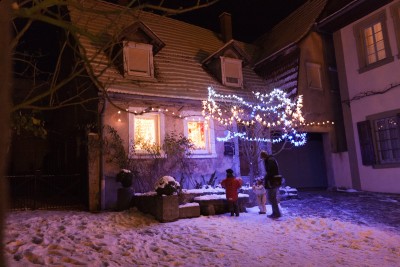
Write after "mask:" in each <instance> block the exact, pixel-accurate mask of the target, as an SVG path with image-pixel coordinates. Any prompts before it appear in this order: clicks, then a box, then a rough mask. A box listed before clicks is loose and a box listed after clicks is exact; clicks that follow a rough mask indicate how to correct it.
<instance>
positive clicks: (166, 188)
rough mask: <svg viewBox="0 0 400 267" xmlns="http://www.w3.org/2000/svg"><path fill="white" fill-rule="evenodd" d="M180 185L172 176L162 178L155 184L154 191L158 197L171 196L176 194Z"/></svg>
mask: <svg viewBox="0 0 400 267" xmlns="http://www.w3.org/2000/svg"><path fill="white" fill-rule="evenodd" d="M179 189H180V184H179V183H178V182H177V181H176V180H175V178H174V177H172V176H163V177H161V178H160V179H159V180H158V181H157V183H156V184H155V190H156V192H157V194H158V195H167V196H171V195H173V194H174V193H176V192H178V190H179Z"/></svg>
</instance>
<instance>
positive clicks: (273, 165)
mask: <svg viewBox="0 0 400 267" xmlns="http://www.w3.org/2000/svg"><path fill="white" fill-rule="evenodd" d="M260 158H261V159H262V160H263V161H264V167H265V172H266V175H265V180H264V182H265V189H267V196H268V202H269V203H270V204H271V206H272V214H271V215H268V217H270V218H273V219H274V218H279V217H281V216H282V214H281V211H280V210H279V205H278V191H279V187H280V182H279V180H280V179H281V177H282V176H281V175H280V173H279V166H278V162H277V161H276V159H275V158H274V157H273V156H272V155H269V154H268V153H267V152H266V151H261V153H260Z"/></svg>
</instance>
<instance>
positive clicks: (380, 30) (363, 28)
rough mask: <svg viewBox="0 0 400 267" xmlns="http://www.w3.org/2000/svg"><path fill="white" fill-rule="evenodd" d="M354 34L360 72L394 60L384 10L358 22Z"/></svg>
mask: <svg viewBox="0 0 400 267" xmlns="http://www.w3.org/2000/svg"><path fill="white" fill-rule="evenodd" d="M354 34H355V36H356V43H357V52H358V62H359V66H360V69H359V72H360V73H362V72H364V71H368V70H370V69H373V68H376V67H379V66H382V65H384V64H387V63H389V62H391V61H393V57H392V54H391V50H390V45H389V39H388V33H387V29H386V13H385V12H384V11H383V12H380V13H378V14H376V15H374V16H371V17H369V18H367V19H366V20H364V21H362V22H360V23H358V24H356V25H355V26H354Z"/></svg>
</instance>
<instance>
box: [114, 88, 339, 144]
mask: <svg viewBox="0 0 400 267" xmlns="http://www.w3.org/2000/svg"><path fill="white" fill-rule="evenodd" d="M252 97H253V99H252V101H250V100H248V101H246V100H244V99H243V98H242V97H239V96H237V95H235V94H227V95H224V94H219V93H217V92H216V91H215V90H214V89H213V88H212V87H208V98H207V100H204V101H202V117H203V119H204V121H205V122H206V124H207V125H208V123H207V122H208V121H209V120H211V119H212V120H214V121H216V122H218V123H219V124H220V125H222V126H224V127H227V128H228V127H229V126H234V125H241V126H244V127H255V126H257V125H260V126H263V127H264V128H265V127H266V128H268V129H269V130H270V131H273V132H274V133H275V135H274V136H273V137H270V138H265V137H254V136H253V137H251V136H248V134H247V133H246V131H243V132H238V131H233V130H230V131H226V132H227V134H226V136H224V137H217V138H216V139H217V141H228V140H230V139H233V138H241V139H244V140H247V141H257V142H271V143H279V142H282V141H289V142H290V143H292V144H293V145H294V146H301V145H304V144H305V143H306V135H307V134H306V133H304V132H301V130H300V129H301V128H304V126H307V127H313V126H330V125H334V122H333V121H328V120H327V121H321V122H306V121H305V119H304V117H303V114H302V107H303V97H302V95H299V96H297V97H296V98H290V97H288V96H287V94H286V92H284V91H283V90H280V89H274V90H272V91H271V92H270V93H264V94H262V93H260V92H253V93H252ZM126 111H129V112H131V113H133V114H134V115H143V114H146V113H150V112H159V113H163V114H165V115H169V116H173V117H176V118H180V119H185V120H189V119H192V120H202V119H201V118H199V115H198V114H196V115H190V114H189V115H188V114H187V113H185V114H184V113H181V112H178V111H174V110H170V109H167V108H155V107H147V108H143V109H142V110H138V109H136V110H129V109H126ZM118 113H119V114H120V111H119V112H118ZM190 117H192V118H190ZM119 120H120V119H119ZM229 128H230V129H233V128H235V127H229ZM277 132H279V134H278V135H276V133H277Z"/></svg>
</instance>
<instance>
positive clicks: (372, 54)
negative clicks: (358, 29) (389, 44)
mask: <svg viewBox="0 0 400 267" xmlns="http://www.w3.org/2000/svg"><path fill="white" fill-rule="evenodd" d="M364 38H365V46H366V48H367V63H368V64H372V63H374V62H376V61H378V60H382V59H384V58H385V57H386V52H385V41H384V40H383V33H382V23H380V22H378V23H376V24H374V25H372V26H370V27H367V28H365V29H364Z"/></svg>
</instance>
